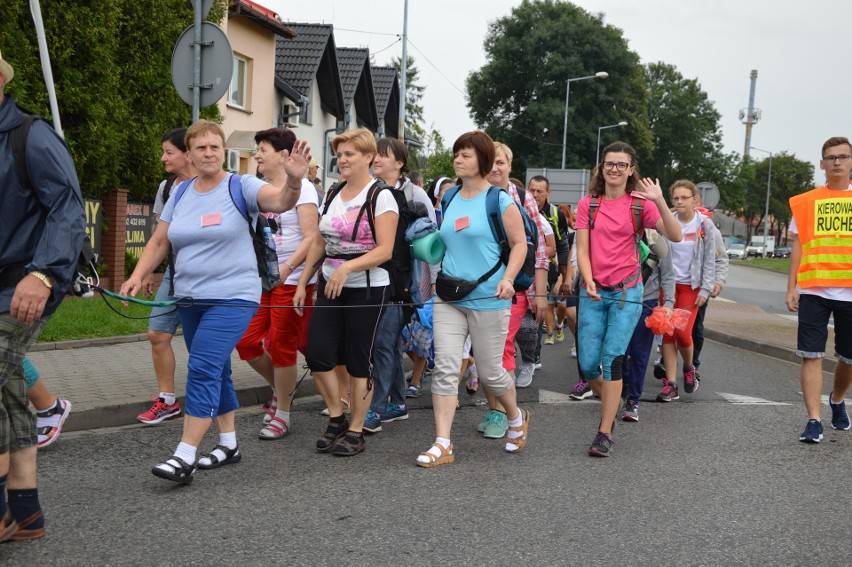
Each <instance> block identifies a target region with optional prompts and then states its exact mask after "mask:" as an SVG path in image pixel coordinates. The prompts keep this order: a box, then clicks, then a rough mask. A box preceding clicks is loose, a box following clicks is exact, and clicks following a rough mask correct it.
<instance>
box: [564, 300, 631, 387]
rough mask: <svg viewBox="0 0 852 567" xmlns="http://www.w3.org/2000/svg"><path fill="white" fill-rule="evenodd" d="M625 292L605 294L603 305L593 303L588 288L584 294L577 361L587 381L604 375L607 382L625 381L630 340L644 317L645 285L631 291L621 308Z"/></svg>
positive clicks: (579, 317) (578, 321) (580, 315)
mask: <svg viewBox="0 0 852 567" xmlns="http://www.w3.org/2000/svg"><path fill="white" fill-rule="evenodd" d="M622 293H623V292H622V291H621V290H617V291H601V290H598V294H599V295H600V296H601V300H600V301H592V300H591V299H589V294H588V293H587V292H586V288H585V287H584V288H582V289H581V290H580V305H579V307H578V309H577V361H578V362H579V366H580V374H581V375H582V377H583V379H584V380H586V381H589V380H595V379H596V378H597V377H598V376H600V375H601V366H602V367H603V377H604V380H621V364H622V362H623V360H624V353H625V352H627V345H628V344H630V337H632V336H633V330H634V329H635V327H636V323H637V322H638V321H639V316H640V315H641V314H642V304H641V302H642V284H639V285H637V286H635V287H631V288H629V289H628V290H627V295H626V297H625V299H626V300H627V301H635V302H638V303H627V302H625V303H624V305H623V306H622V307H619V305H618V304H619V302H620V301H621V294H622Z"/></svg>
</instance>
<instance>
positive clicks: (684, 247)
mask: <svg viewBox="0 0 852 567" xmlns="http://www.w3.org/2000/svg"><path fill="white" fill-rule="evenodd" d="M669 192H670V193H671V198H672V204H673V205H674V210H675V218H677V220H678V222H679V223H680V228H681V231H683V240H681V241H680V242H672V243H671V257H672V267H673V268H674V273H675V308H677V309H684V310H687V311H689V313H690V317H689V324H688V325H687V326H686V328H684V329H675V330H674V332H673V333H672V334H670V335H665V336H664V337H663V365H664V366H665V369H666V377H665V378H663V389H662V391H661V392H660V393H659V395H658V396H657V400H658V401H661V402H670V401H672V400H677V399H678V398H679V395H678V387H677V353H678V351H680V355H681V357H682V358H683V389H684V390H686V393H687V394H691V393H693V392H694V391H695V390H697V389H698V372H696V370H695V366H694V365H693V364H692V326H693V325H694V324H695V317H696V316H697V315H698V309H699V308H700V307H701V306H702V305H704V304H705V303H707V298H708V297H710V292H711V291H713V281H714V279H715V276H716V245H715V240H714V235H713V227H711V226H708V225H709V223H711V222H712V221H711V220H710V219H708V218H707V217H706V216H704V215H703V214H701V213H700V212H698V211H696V210H695V203H696V201H695V198H696V196H697V195H698V188H697V187H696V186H695V184H694V183H692V182H691V181H687V180H685V179H681V180H679V181H675V182H674V183H673V184H672V186H671V188H670V189H669Z"/></svg>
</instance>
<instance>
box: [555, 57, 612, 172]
mask: <svg viewBox="0 0 852 567" xmlns="http://www.w3.org/2000/svg"><path fill="white" fill-rule="evenodd" d="M607 77H609V73H607V72H606V71H598V72H597V73H595V74H594V75H589V76H588V77H577V78H574V79H568V80H567V81H566V82H565V123H564V124H563V125H562V169H565V149H566V147H567V144H568V97H569V96H570V95H571V83H572V82H574V81H585V80H586V79H606V78H607Z"/></svg>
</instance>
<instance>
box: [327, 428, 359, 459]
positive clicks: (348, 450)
mask: <svg viewBox="0 0 852 567" xmlns="http://www.w3.org/2000/svg"><path fill="white" fill-rule="evenodd" d="M366 446H367V444H366V443H365V442H364V434H363V433H359V432H357V431H347V432H346V435H344V436H343V437H341V438H340V439H338V440H337V443H335V444H334V447H332V448H331V454H332V455H334V456H335V457H351V456H353V455H357V454H358V453H363V452H364V449H365V448H366Z"/></svg>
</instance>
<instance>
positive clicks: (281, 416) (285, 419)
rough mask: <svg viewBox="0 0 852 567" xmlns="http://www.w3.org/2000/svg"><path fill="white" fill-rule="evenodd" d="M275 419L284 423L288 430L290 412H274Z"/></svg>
mask: <svg viewBox="0 0 852 567" xmlns="http://www.w3.org/2000/svg"><path fill="white" fill-rule="evenodd" d="M275 417H277V418H278V419H280V420H282V421H283V422H284V423H286V424H287V429H290V412H289V411H283V410H276V411H275Z"/></svg>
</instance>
